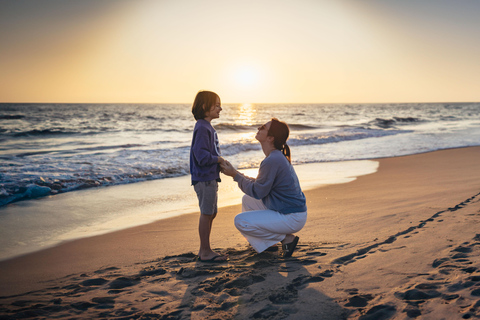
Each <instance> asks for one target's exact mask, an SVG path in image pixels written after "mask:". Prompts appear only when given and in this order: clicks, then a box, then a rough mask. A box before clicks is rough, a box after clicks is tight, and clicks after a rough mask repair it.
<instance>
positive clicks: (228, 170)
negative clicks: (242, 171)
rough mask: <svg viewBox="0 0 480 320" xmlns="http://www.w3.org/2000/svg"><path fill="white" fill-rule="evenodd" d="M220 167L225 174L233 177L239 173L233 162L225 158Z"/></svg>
mask: <svg viewBox="0 0 480 320" xmlns="http://www.w3.org/2000/svg"><path fill="white" fill-rule="evenodd" d="M220 168H221V171H222V173H223V174H224V175H227V176H230V177H232V178H235V176H236V175H237V170H235V168H234V167H233V166H232V164H231V163H230V162H228V161H227V160H224V161H223V162H221V163H220Z"/></svg>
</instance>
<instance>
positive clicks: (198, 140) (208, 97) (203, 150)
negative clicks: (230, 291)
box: [190, 91, 228, 262]
mask: <svg viewBox="0 0 480 320" xmlns="http://www.w3.org/2000/svg"><path fill="white" fill-rule="evenodd" d="M220 111H222V107H221V103H220V97H219V96H218V95H217V94H216V93H214V92H211V91H200V92H198V93H197V96H196V97H195V101H194V102H193V106H192V113H193V116H194V117H195V120H197V123H196V124H195V128H194V129H193V138H192V146H191V148H190V173H191V175H192V185H193V186H194V189H195V192H196V193H197V197H198V204H199V206H200V213H201V214H200V221H199V224H198V233H199V235H200V250H199V252H198V259H199V260H200V261H207V262H224V261H225V260H227V258H228V257H227V256H225V255H221V254H218V253H216V252H214V251H213V250H212V249H211V248H210V232H211V230H212V222H213V219H215V216H216V215H217V191H218V182H220V165H219V164H221V163H223V162H224V161H225V160H224V159H223V158H222V157H221V156H220V149H219V142H218V137H217V132H216V131H215V129H214V128H213V127H212V125H211V124H210V122H211V121H212V120H213V119H217V118H219V117H220Z"/></svg>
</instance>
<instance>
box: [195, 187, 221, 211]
mask: <svg viewBox="0 0 480 320" xmlns="http://www.w3.org/2000/svg"><path fill="white" fill-rule="evenodd" d="M193 188H194V189H195V192H196V193H197V198H198V205H199V207H200V213H201V214H206V215H212V214H215V213H217V199H218V195H217V194H218V182H217V180H211V181H199V182H197V183H196V184H195V185H194V186H193Z"/></svg>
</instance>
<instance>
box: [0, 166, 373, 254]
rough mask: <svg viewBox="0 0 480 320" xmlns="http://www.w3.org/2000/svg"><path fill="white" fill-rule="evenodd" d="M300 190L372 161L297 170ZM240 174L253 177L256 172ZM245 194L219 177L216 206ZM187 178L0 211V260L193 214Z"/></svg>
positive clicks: (342, 177)
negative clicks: (220, 180) (220, 181)
mask: <svg viewBox="0 0 480 320" xmlns="http://www.w3.org/2000/svg"><path fill="white" fill-rule="evenodd" d="M295 168H296V171H297V174H298V176H299V179H300V180H301V184H302V188H303V189H304V190H309V189H312V188H315V187H318V186H323V185H328V184H337V183H345V182H349V181H352V180H354V179H356V177H358V176H361V175H364V174H369V173H371V172H374V171H375V170H377V168H378V162H376V161H371V160H362V161H344V162H337V163H311V164H303V165H298V166H295ZM241 172H243V173H245V174H247V175H249V176H252V177H254V176H256V175H257V169H246V170H241ZM242 196H243V193H242V192H241V191H240V189H239V188H238V187H237V184H236V183H235V182H234V181H233V179H231V178H230V177H226V176H224V175H222V183H221V184H220V186H219V202H218V206H219V207H220V208H221V207H226V206H229V205H235V204H240V202H241V198H242ZM197 210H198V203H197V198H196V195H195V192H194V191H193V188H192V187H191V186H190V176H189V175H188V176H182V177H177V178H171V179H161V180H155V181H144V182H140V183H136V184H127V185H120V186H112V187H106V188H98V189H90V190H82V191H78V192H72V193H65V194H61V195H56V196H52V197H49V198H44V199H36V200H32V201H26V202H24V203H18V204H13V205H11V206H9V207H7V208H4V209H3V210H2V209H0V235H1V237H0V261H3V260H7V259H11V258H15V257H19V256H22V255H24V254H29V253H33V252H36V251H39V250H43V249H46V248H49V247H53V246H56V245H59V244H61V243H64V242H66V241H72V240H77V239H82V238H88V237H92V236H96V235H101V234H106V233H110V232H115V231H119V230H123V229H128V228H131V227H136V226H139V225H145V224H149V223H152V222H155V221H160V220H163V219H166V218H169V217H173V216H180V215H184V214H189V213H193V212H196V211H197Z"/></svg>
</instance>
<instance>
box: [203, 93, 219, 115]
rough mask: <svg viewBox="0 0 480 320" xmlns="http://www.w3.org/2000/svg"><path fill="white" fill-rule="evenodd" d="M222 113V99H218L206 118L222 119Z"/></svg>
mask: <svg viewBox="0 0 480 320" xmlns="http://www.w3.org/2000/svg"><path fill="white" fill-rule="evenodd" d="M220 111H222V106H221V104H220V99H219V98H218V97H217V101H216V102H215V104H214V105H213V106H212V107H211V108H210V111H208V112H207V113H206V114H205V118H210V120H212V119H218V118H220Z"/></svg>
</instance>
